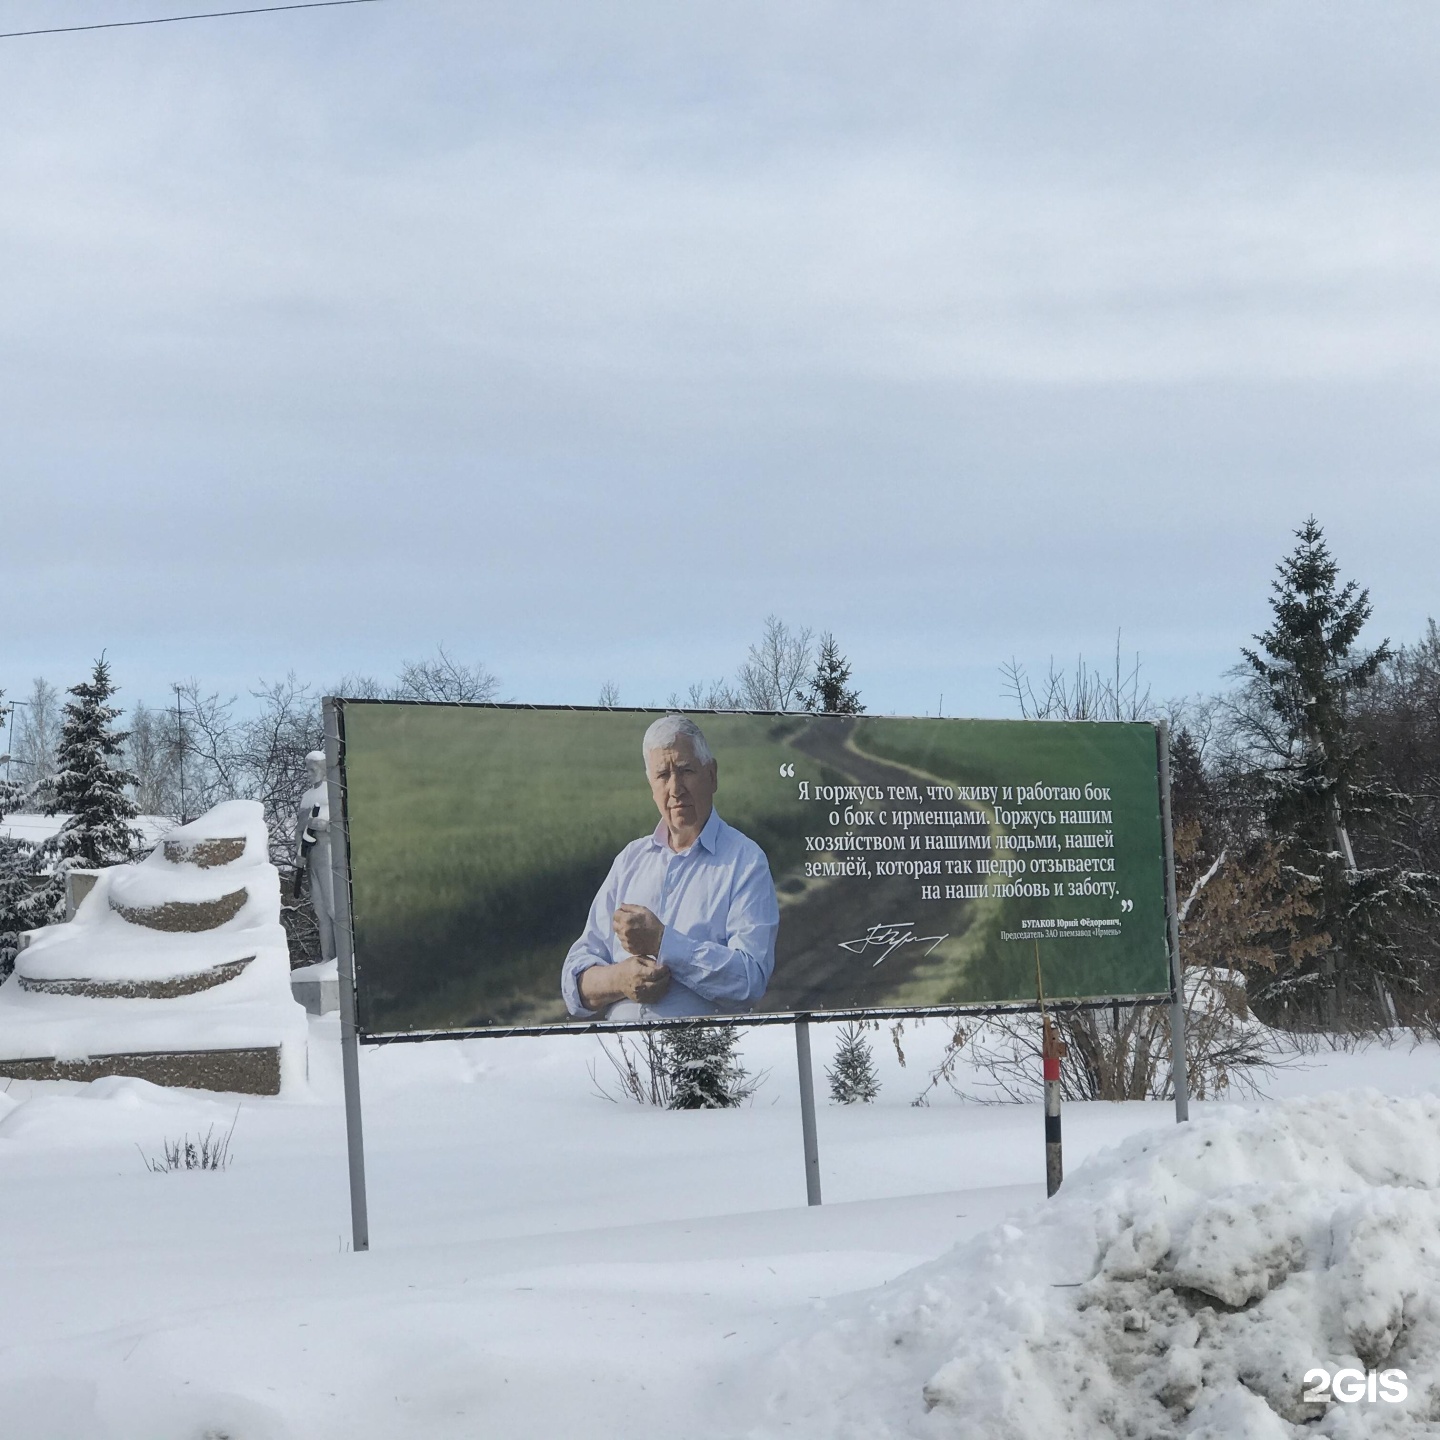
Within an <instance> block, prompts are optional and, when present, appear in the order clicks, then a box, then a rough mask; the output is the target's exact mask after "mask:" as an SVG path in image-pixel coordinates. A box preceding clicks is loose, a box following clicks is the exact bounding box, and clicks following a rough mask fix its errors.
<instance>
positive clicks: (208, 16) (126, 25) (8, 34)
mask: <svg viewBox="0 0 1440 1440" xmlns="http://www.w3.org/2000/svg"><path fill="white" fill-rule="evenodd" d="M378 3H379V0H299V3H295V4H291V5H256V6H252V7H251V8H250V9H248V10H205V11H202V12H201V13H199V14H196V15H158V16H156V17H155V18H154V19H151V20H106V21H103V22H101V23H100V24H96V25H55V26H52V27H51V28H49V29H48V30H3V31H0V40H15V39H18V38H19V37H20V36H21V35H69V34H71V33H73V32H74V31H76V30H128V29H130V28H131V26H134V25H173V24H175V23H176V21H179V20H220V19H223V18H224V17H225V16H227V15H269V14H271V13H272V12H274V11H276V10H329V9H331V8H332V7H333V6H336V5H375V4H378Z"/></svg>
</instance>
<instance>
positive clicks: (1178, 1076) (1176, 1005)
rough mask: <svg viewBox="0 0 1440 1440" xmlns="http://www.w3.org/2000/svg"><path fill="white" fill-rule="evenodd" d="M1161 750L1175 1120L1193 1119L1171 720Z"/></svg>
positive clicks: (1162, 727)
mask: <svg viewBox="0 0 1440 1440" xmlns="http://www.w3.org/2000/svg"><path fill="white" fill-rule="evenodd" d="M1155 739H1156V743H1157V746H1158V748H1159V751H1160V829H1161V833H1162V835H1163V836H1164V843H1165V914H1166V919H1167V920H1168V922H1169V941H1170V1074H1171V1076H1172V1077H1173V1081H1174V1085H1175V1121H1176V1123H1177V1124H1181V1123H1183V1122H1184V1121H1186V1120H1188V1119H1189V1118H1190V1075H1189V1072H1188V1070H1187V1068H1186V1063H1185V974H1184V971H1183V969H1182V968H1181V964H1180V911H1179V907H1178V906H1177V904H1176V900H1175V830H1174V826H1173V825H1172V823H1171V818H1170V723H1169V721H1167V720H1162V721H1161V722H1160V724H1159V726H1158V728H1157V730H1156V736H1155Z"/></svg>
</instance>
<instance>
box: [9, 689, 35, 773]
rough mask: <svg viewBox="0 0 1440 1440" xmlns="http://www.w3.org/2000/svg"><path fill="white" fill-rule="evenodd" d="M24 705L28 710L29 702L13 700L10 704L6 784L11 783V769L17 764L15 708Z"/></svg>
mask: <svg viewBox="0 0 1440 1440" xmlns="http://www.w3.org/2000/svg"><path fill="white" fill-rule="evenodd" d="M17 705H23V706H25V708H26V709H27V710H28V709H29V708H30V702H29V701H28V700H12V701H11V702H10V743H9V744H8V745H7V746H6V747H5V783H6V784H7V785H8V784H9V783H10V767H11V765H12V764H14V762H15V707H16V706H17Z"/></svg>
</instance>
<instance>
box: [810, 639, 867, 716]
mask: <svg viewBox="0 0 1440 1440" xmlns="http://www.w3.org/2000/svg"><path fill="white" fill-rule="evenodd" d="M849 682H850V662H849V661H848V660H847V659H846V658H845V657H844V656H843V655H842V654H841V653H840V647H839V646H838V645H837V644H836V643H835V637H834V636H833V635H832V634H831V633H830V632H829V631H828V630H827V631H826V632H825V634H824V635H822V636H821V637H820V654H819V656H818V657H817V658H816V661H815V671H814V674H812V675H811V677H810V683H809V685H808V686H807V687H806V689H805V692H804V695H803V696H802V699H801V703H802V704H803V705H804V707H805V709H807V710H813V711H815V712H816V713H818V714H821V715H861V714H863V713H864V711H865V707H864V706H863V705H862V704H861V703H860V692H859V691H858V690H852V689H851V688H850V683H849Z"/></svg>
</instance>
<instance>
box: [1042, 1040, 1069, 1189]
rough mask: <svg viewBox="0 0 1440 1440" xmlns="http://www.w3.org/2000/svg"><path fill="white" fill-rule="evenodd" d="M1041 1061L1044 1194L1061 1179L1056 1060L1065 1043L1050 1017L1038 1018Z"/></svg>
mask: <svg viewBox="0 0 1440 1440" xmlns="http://www.w3.org/2000/svg"><path fill="white" fill-rule="evenodd" d="M1041 1025H1042V1027H1043V1028H1042V1039H1041V1044H1040V1055H1041V1063H1042V1064H1043V1066H1044V1070H1045V1194H1046V1196H1047V1197H1048V1196H1051V1195H1053V1194H1054V1193H1055V1192H1056V1191H1057V1190H1058V1189H1059V1188H1060V1182H1061V1181H1062V1180H1063V1179H1064V1178H1065V1161H1064V1157H1063V1155H1062V1153H1061V1148H1060V1061H1061V1060H1062V1059H1064V1057H1065V1049H1066V1047H1065V1045H1064V1044H1063V1043H1062V1042H1061V1039H1060V1037H1059V1035H1057V1034H1056V1033H1055V1027H1054V1026H1053V1025H1052V1024H1051V1023H1050V1017H1049V1016H1048V1015H1044V1016H1042V1017H1041Z"/></svg>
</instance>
